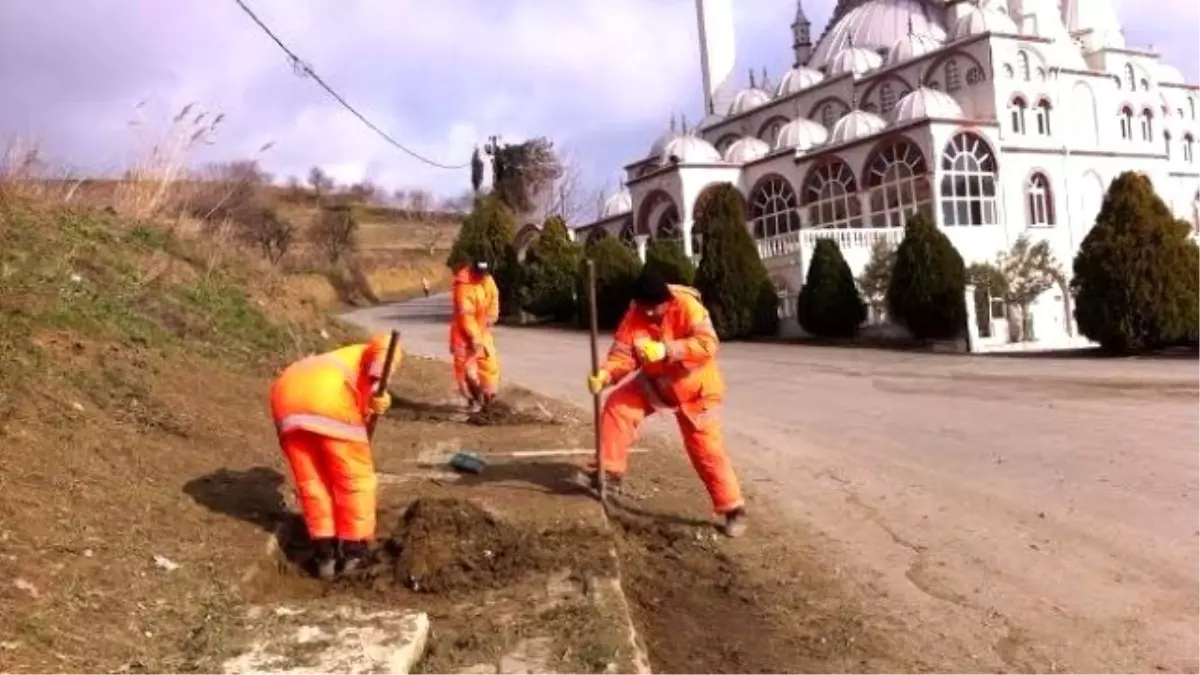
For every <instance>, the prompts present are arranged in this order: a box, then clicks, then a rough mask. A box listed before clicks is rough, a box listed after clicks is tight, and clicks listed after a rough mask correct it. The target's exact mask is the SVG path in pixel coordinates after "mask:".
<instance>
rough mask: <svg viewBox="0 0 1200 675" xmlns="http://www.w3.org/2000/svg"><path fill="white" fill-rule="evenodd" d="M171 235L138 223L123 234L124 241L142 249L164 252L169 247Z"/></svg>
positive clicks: (162, 230)
mask: <svg viewBox="0 0 1200 675" xmlns="http://www.w3.org/2000/svg"><path fill="white" fill-rule="evenodd" d="M171 239H172V237H171V233H169V232H167V231H166V230H164V229H162V228H158V227H153V226H151V225H146V224H144V223H138V224H137V225H134V226H133V227H132V228H130V230H129V232H127V233H125V241H126V242H128V243H130V244H133V245H135V246H140V247H142V248H147V249H153V250H156V251H166V250H168V249H169V248H170V246H171Z"/></svg>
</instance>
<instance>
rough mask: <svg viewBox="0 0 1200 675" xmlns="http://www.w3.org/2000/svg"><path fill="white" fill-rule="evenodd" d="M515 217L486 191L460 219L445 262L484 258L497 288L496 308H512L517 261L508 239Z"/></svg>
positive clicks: (454, 265) (517, 279)
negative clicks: (485, 195) (460, 223)
mask: <svg viewBox="0 0 1200 675" xmlns="http://www.w3.org/2000/svg"><path fill="white" fill-rule="evenodd" d="M516 229H517V227H516V219H515V218H514V217H513V214H512V211H509V210H508V208H507V207H506V206H504V204H503V203H501V202H500V200H499V199H496V198H495V197H493V196H491V195H489V196H487V197H484V198H482V199H480V200H478V201H476V202H475V208H474V209H472V210H471V212H470V213H469V214H467V217H466V218H464V219H463V224H462V227H461V228H460V229H459V231H458V236H457V237H456V238H455V239H454V245H453V246H451V247H450V255H449V256H447V258H446V265H447V266H448V267H449V268H450V269H452V270H457V269H458V268H459V267H460V266H462V265H463V264H466V263H469V262H471V261H472V260H484V261H487V264H488V267H489V268H490V269H491V270H492V275H493V276H494V277H495V279H496V285H497V286H498V287H499V289H500V310H501V311H502V312H503V313H505V314H506V315H507V314H511V313H512V312H513V310H515V308H516V306H517V304H518V302H517V293H518V290H519V284H520V265H518V264H517V260H516V257H517V256H516V251H515V249H513V246H512V241H513V238H514V237H515V236H516Z"/></svg>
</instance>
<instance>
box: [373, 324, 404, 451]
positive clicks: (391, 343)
mask: <svg viewBox="0 0 1200 675" xmlns="http://www.w3.org/2000/svg"><path fill="white" fill-rule="evenodd" d="M399 346H400V331H398V330H393V331H392V335H391V337H390V338H389V339H388V346H387V353H386V354H385V355H384V357H383V374H382V375H381V376H380V377H379V383H378V384H377V385H375V395H376V396H383V395H384V394H385V393H387V390H388V386H389V385H390V384H391V380H392V363H393V362H395V360H396V348H397V347H399ZM378 423H379V415H372V416H371V419H370V420H368V421H367V437H368V438H371V437H374V436H375V425H376V424H378Z"/></svg>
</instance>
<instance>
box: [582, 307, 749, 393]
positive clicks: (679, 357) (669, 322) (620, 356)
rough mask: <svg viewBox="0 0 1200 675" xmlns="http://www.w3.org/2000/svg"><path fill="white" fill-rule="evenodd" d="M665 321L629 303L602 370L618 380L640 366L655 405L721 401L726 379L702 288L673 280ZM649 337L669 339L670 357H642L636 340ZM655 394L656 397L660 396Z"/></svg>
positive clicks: (640, 375) (614, 379)
mask: <svg viewBox="0 0 1200 675" xmlns="http://www.w3.org/2000/svg"><path fill="white" fill-rule="evenodd" d="M670 289H671V300H670V301H669V302H668V304H667V311H666V313H665V314H664V316H663V318H662V322H661V323H660V324H658V325H655V324H654V323H652V322H651V321H650V319H648V318H647V317H646V315H645V313H644V312H642V311H641V310H640V309H638V308H637V307H635V306H630V308H629V310H628V311H627V312H625V317H624V318H623V319H621V324H620V325H619V326H617V332H616V334H614V335H613V345H612V348H611V349H609V352H608V358H607V359H606V360H605V363H604V370H606V371H608V374H609V376H610V378H611V381H612V382H617V381H619V380H621V379H622V378H624V377H625V376H626V375H628V374H629V373H631V372H633V371H634V370H639V369H640V371H641V372H640V373H639V375H638V376H639V377H640V378H642V380H643V384H644V385H645V387H646V390H647V393H648V394H650V397H651V400H652V401H653V402H654V403H655V406H656V407H668V408H673V407H676V406H678V407H680V408H681V409H682V410H684V411H685V412H693V411H698V410H700V409H702V408H703V407H704V404H705V403H711V402H715V401H719V400H720V399H721V398H722V397H723V396H724V394H725V381H724V379H723V378H722V377H721V371H720V369H719V368H718V367H717V360H716V355H717V347H718V346H719V344H720V341H719V340H718V339H717V333H716V330H714V329H713V325H712V319H711V318H709V315H708V310H707V309H705V307H704V305H703V304H702V303H701V302H700V292H699V291H697V290H696V289H694V288H688V287H687V286H674V285H672V286H671V287H670ZM645 339H650V340H657V341H659V342H664V343H666V345H667V357H666V358H665V359H663V360H662V361H659V362H657V363H642V362H641V355H640V354H639V353H638V352H637V349H636V348H635V345H636V344H637V343H638V342H640V341H641V340H645ZM656 399H657V400H656Z"/></svg>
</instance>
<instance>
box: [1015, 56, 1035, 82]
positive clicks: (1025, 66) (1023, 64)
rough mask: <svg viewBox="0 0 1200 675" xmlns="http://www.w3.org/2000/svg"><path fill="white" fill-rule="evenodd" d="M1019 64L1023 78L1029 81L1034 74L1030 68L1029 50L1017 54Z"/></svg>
mask: <svg viewBox="0 0 1200 675" xmlns="http://www.w3.org/2000/svg"><path fill="white" fill-rule="evenodd" d="M1017 64H1018V68H1019V69H1020V71H1021V79H1022V80H1025V81H1026V82H1028V81H1030V80H1031V79H1033V76H1032V74H1031V73H1032V71H1031V70H1030V67H1029V53H1028V52H1021V53H1020V54H1018V55H1017Z"/></svg>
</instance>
